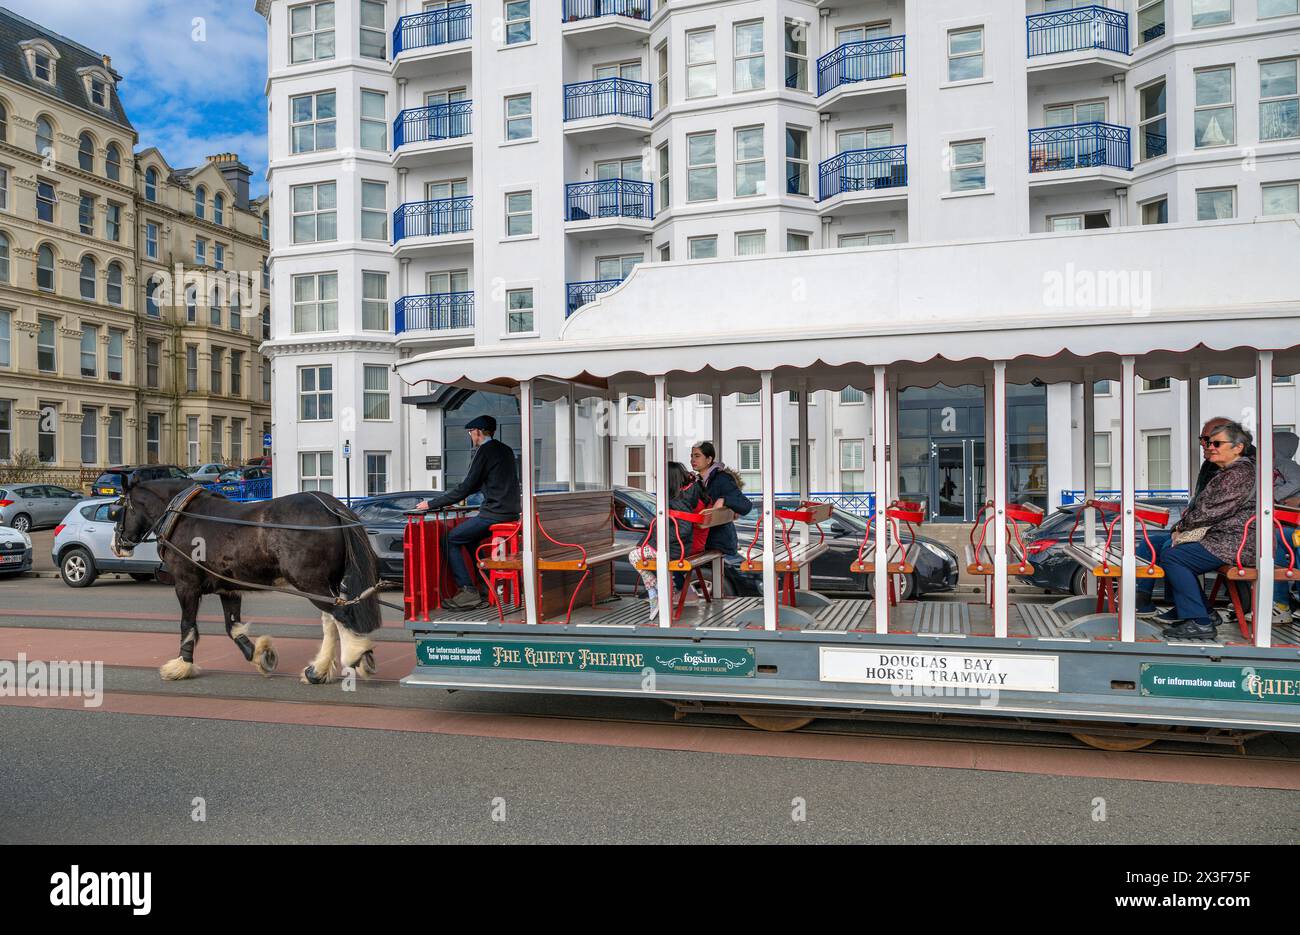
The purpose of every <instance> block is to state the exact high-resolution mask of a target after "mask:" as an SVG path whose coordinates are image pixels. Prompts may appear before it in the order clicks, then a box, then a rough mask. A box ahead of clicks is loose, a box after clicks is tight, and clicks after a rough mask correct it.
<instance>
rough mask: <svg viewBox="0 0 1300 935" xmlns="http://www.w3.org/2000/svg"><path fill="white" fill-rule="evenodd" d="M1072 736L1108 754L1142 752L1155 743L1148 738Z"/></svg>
mask: <svg viewBox="0 0 1300 935" xmlns="http://www.w3.org/2000/svg"><path fill="white" fill-rule="evenodd" d="M1070 736H1071V737H1073V738H1074V739H1075V740H1077V741H1079V742H1080V743H1086V744H1087V745H1088V746H1090V747H1093V748H1095V749H1097V750H1105V751H1106V752H1108V753H1132V752H1133V751H1134V750H1141V749H1142V748H1143V747H1149V746H1151V745H1152V744H1153V743H1155V740H1154V739H1150V738H1146V737H1109V736H1106V735H1104V734H1071V735H1070Z"/></svg>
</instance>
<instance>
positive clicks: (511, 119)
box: [501, 91, 537, 143]
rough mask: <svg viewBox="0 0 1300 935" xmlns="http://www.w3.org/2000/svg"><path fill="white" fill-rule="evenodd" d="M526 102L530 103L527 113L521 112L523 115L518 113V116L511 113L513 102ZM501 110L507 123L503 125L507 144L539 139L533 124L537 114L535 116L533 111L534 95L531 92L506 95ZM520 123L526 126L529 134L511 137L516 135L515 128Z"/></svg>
mask: <svg viewBox="0 0 1300 935" xmlns="http://www.w3.org/2000/svg"><path fill="white" fill-rule="evenodd" d="M524 100H526V101H527V102H528V109H527V110H526V111H523V112H521V113H517V114H514V115H511V113H510V105H511V102H512V101H524ZM501 108H502V111H501V112H502V117H503V118H504V120H505V123H504V125H503V126H504V129H505V142H507V143H522V142H523V141H525V140H535V139H537V132H536V129H535V126H534V123H533V117H534V116H535V114H534V111H533V93H532V92H531V91H525V92H523V93H521V94H507V95H505V97H504V98H503V99H502V102H501ZM519 123H523V124H525V125H526V127H527V130H528V133H527V135H526V136H512V135H511V134H512V133H514V126H515V125H516V124H519Z"/></svg>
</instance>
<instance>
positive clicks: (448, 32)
mask: <svg viewBox="0 0 1300 935" xmlns="http://www.w3.org/2000/svg"><path fill="white" fill-rule="evenodd" d="M472 14H473V10H472V9H471V8H470V5H469V4H468V3H463V4H461V5H460V6H451V7H447V8H446V9H443V10H430V11H429V12H427V13H412V14H411V15H410V16H403V17H402V18H401V19H399V20H398V21H397V25H396V26H394V27H393V56H394V57H396V56H398V55H400V54H401V53H402V52H403V51H404V50H406V49H423V48H427V47H428V46H432V45H446V44H447V43H449V42H460V41H461V40H463V39H468V38H469V33H470V22H471V17H472Z"/></svg>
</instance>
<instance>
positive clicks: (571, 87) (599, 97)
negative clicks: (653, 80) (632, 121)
mask: <svg viewBox="0 0 1300 935" xmlns="http://www.w3.org/2000/svg"><path fill="white" fill-rule="evenodd" d="M587 117H639V118H640V119H642V120H649V119H650V85H648V84H647V83H646V82H644V81H633V80H631V79H630V78H601V79H599V80H597V81H580V82H578V83H577V84H566V85H565V86H564V119H565V120H583V119H585V118H587Z"/></svg>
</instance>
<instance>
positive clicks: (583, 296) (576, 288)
mask: <svg viewBox="0 0 1300 935" xmlns="http://www.w3.org/2000/svg"><path fill="white" fill-rule="evenodd" d="M622 281H623V280H621V279H592V280H588V281H587V282H571V283H569V284H568V288H567V290H566V292H567V293H568V302H567V305H566V309H567V310H566V311H565V313H564V317H565V318H568V317H569V316H570V315H572V314H573V313H574V312H576V311H577V310H578V309H580V308H582V307H583V306H584V305H586V304H587V303H588V302H591V301H593V300H595V298H596V297H597V296H599V295H601V294H603V293H605V292H608V291H609V290H610V289H613V288H614V287H615V286H617V285H618V284H619V283H621V282H622Z"/></svg>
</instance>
